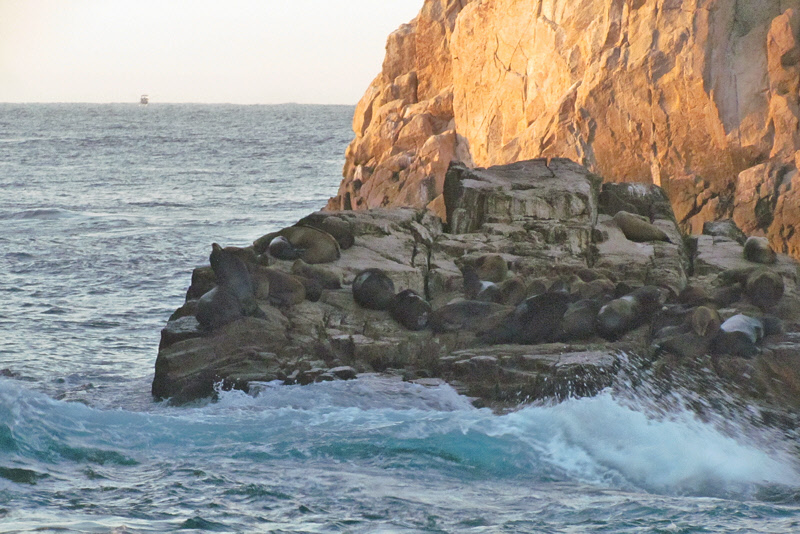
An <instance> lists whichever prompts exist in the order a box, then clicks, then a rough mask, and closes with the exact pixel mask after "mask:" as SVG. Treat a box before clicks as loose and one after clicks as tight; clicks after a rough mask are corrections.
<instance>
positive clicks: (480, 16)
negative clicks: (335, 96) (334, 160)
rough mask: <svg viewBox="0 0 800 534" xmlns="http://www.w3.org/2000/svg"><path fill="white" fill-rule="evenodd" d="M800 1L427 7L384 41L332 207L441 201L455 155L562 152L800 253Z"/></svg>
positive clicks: (434, 2) (681, 215)
mask: <svg viewBox="0 0 800 534" xmlns="http://www.w3.org/2000/svg"><path fill="white" fill-rule="evenodd" d="M799 88H800V0H681V1H673V0H659V1H654V2H643V1H633V2H622V1H616V0H615V1H607V2H596V1H590V0H566V1H560V2H555V1H552V0H473V1H467V0H427V1H426V2H425V4H424V6H423V8H422V10H421V11H420V14H419V15H418V16H417V18H415V19H414V20H413V21H412V22H411V23H410V24H408V25H405V26H403V27H402V28H401V29H400V30H398V31H397V32H395V33H393V34H392V35H391V36H390V37H389V39H388V42H387V54H386V60H385V62H384V67H383V71H382V73H381V74H380V75H379V76H378V77H377V78H376V79H375V80H374V81H373V83H372V85H371V86H370V88H369V89H368V90H367V92H366V94H365V95H364V97H363V99H362V100H361V102H360V103H359V105H358V108H357V109H356V113H355V118H354V123H353V125H354V131H355V139H354V140H353V142H352V143H351V145H350V147H349V148H348V151H347V163H346V165H345V168H344V180H343V181H342V184H341V186H340V189H339V193H338V195H337V196H336V197H334V198H332V199H331V200H330V202H329V204H328V209H332V210H341V209H354V210H357V209H367V208H374V207H379V206H413V207H424V206H429V207H430V208H431V209H433V210H434V211H435V212H436V213H437V214H439V215H441V216H442V217H444V216H445V213H444V211H443V201H442V198H441V196H440V195H441V194H442V193H443V191H444V177H445V173H446V169H447V166H448V164H449V162H450V160H456V161H460V162H462V163H464V164H466V165H467V166H474V165H479V166H487V165H497V164H505V163H511V162H514V161H518V160H523V159H527V158H537V157H565V158H569V159H572V160H574V161H578V162H580V163H582V164H583V165H585V166H587V167H588V168H589V169H590V170H591V171H592V172H594V173H596V174H598V175H600V176H602V177H603V178H604V179H605V180H608V181H613V182H640V183H652V184H656V185H659V186H661V187H662V188H663V189H664V190H665V191H666V192H667V194H668V196H669V198H670V200H671V202H672V205H673V207H674V212H675V215H676V218H677V221H678V223H679V226H680V228H681V229H682V230H683V231H684V232H685V233H694V234H697V233H700V232H701V231H702V226H703V224H704V223H705V222H708V221H713V220H717V219H724V218H730V217H733V218H734V219H735V220H736V222H737V224H738V225H739V226H740V227H741V228H742V229H743V230H744V231H745V232H746V233H747V234H748V235H750V234H757V235H764V236H767V237H769V239H770V242H771V243H772V246H773V247H774V248H775V249H776V250H778V251H779V252H782V253H787V254H791V255H793V256H794V257H800V234H798V233H797V232H795V231H794V228H793V223H794V222H796V221H797V220H798V219H797V215H798V212H797V211H798V209H799V208H798V205H799V204H798V200H800V199H798V198H797V191H798V185H800V182H798V180H800V178H798V175H799V173H798V165H797V163H796V162H795V159H796V153H797V151H798V149H800V129H799V128H798V127H799V126H800V97H799V96H798V89H799Z"/></svg>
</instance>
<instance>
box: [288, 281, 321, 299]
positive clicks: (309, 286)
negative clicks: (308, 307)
mask: <svg viewBox="0 0 800 534" xmlns="http://www.w3.org/2000/svg"><path fill="white" fill-rule="evenodd" d="M292 276H294V277H295V278H297V279H298V280H299V281H300V283H301V284H303V288H304V289H305V294H306V300H307V301H309V302H317V301H318V300H319V299H320V298H321V297H322V284H320V283H319V280H315V279H313V278H306V277H305V276H298V275H292Z"/></svg>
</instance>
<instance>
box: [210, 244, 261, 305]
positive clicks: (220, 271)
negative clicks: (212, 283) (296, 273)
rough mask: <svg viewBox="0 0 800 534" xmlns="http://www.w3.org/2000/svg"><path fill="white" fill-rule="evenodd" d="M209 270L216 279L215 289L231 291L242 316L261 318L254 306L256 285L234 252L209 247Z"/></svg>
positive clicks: (217, 246)
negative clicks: (236, 299) (238, 302)
mask: <svg viewBox="0 0 800 534" xmlns="http://www.w3.org/2000/svg"><path fill="white" fill-rule="evenodd" d="M209 261H210V263H211V268H212V269H213V270H214V275H215V276H216V279H217V287H226V288H230V289H231V290H233V292H234V294H235V295H236V297H237V298H238V299H239V301H240V302H241V303H242V309H243V310H244V314H245V315H248V316H252V317H260V316H263V315H264V314H263V312H262V311H261V310H260V309H259V307H258V304H256V297H255V294H256V284H255V282H254V281H253V277H252V276H251V275H250V270H249V269H248V268H247V265H246V264H245V263H244V261H242V260H241V259H240V258H239V257H238V254H237V253H236V252H231V251H229V250H225V249H223V248H222V247H220V246H219V245H218V244H216V243H213V244H212V245H211V256H209Z"/></svg>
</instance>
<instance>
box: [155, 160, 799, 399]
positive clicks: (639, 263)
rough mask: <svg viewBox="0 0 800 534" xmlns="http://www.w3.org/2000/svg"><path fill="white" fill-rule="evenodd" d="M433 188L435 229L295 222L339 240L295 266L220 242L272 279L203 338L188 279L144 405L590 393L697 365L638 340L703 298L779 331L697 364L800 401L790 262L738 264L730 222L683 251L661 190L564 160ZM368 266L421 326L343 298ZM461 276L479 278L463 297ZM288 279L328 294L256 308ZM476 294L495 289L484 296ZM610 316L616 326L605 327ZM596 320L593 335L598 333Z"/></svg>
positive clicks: (391, 214)
mask: <svg viewBox="0 0 800 534" xmlns="http://www.w3.org/2000/svg"><path fill="white" fill-rule="evenodd" d="M443 189H444V195H443V202H444V209H445V211H446V214H447V217H448V221H449V222H448V223H443V221H442V220H441V219H440V218H439V217H437V216H436V215H434V214H433V213H432V212H431V211H429V210H425V209H411V208H404V209H390V210H387V209H373V210H363V211H338V212H330V211H327V212H318V213H315V214H312V215H310V216H308V217H306V218H304V219H303V220H302V222H303V224H306V225H314V226H315V227H317V228H320V227H325V228H330V229H331V230H332V231H334V230H336V231H337V232H340V233H341V235H340V237H342V239H341V240H340V242H342V243H345V242H346V243H347V245H346V246H342V249H341V254H340V256H339V257H338V259H335V261H332V262H329V263H323V264H317V265H314V266H308V265H305V267H303V268H298V263H297V261H299V260H297V261H294V262H293V261H283V260H276V259H275V258H273V257H271V256H270V255H269V252H268V250H269V247H268V246H267V245H268V244H269V243H268V241H269V239H264V238H262V239H259V240H257V241H256V245H255V247H248V248H246V249H239V250H236V249H225V250H226V251H228V252H229V253H230V254H235V255H236V257H238V258H241V259H242V260H243V261H245V262H246V263H247V264H248V266H249V268H250V269H251V271H253V272H254V273H263V271H265V270H267V271H269V272H271V273H273V274H272V275H271V276H270V277H268V279H269V285H268V287H267V288H264V287H257V288H256V291H255V294H256V298H257V303H258V305H259V307H260V309H261V310H262V312H263V316H261V317H255V316H251V317H241V318H239V319H238V320H235V321H233V322H231V323H229V324H226V325H223V326H221V327H219V328H214V329H211V330H204V329H202V328H201V327H200V325H199V324H198V323H197V321H196V319H195V316H194V314H195V313H196V305H195V304H194V303H196V301H197V299H198V298H199V297H200V296H201V295H202V294H204V293H206V292H208V291H209V290H211V289H212V288H213V286H214V277H213V273H210V272H209V270H210V269H209V268H208V267H203V268H199V269H196V270H195V273H194V274H193V276H192V286H191V287H190V288H189V290H188V292H187V303H186V304H185V305H184V306H183V307H181V308H180V309H179V310H177V311H176V312H175V314H173V317H172V318H171V319H170V321H169V322H168V324H167V325H166V327H165V328H164V330H163V331H162V343H161V346H160V348H159V354H158V358H157V360H156V366H155V367H156V369H155V377H154V380H153V395H154V396H156V397H158V398H171V399H172V400H173V401H174V402H185V401H189V400H193V399H196V398H201V397H204V396H209V395H213V393H214V388H215V384H221V387H230V388H240V389H245V390H250V391H255V390H257V389H258V387H259V384H260V383H262V382H265V381H274V380H278V381H280V382H281V383H284V384H308V383H311V382H318V381H324V380H338V379H349V378H353V377H354V376H357V375H358V374H360V373H376V372H378V373H390V374H394V375H397V376H402V377H403V378H404V379H406V380H414V381H417V382H418V383H421V384H426V385H433V384H438V383H441V382H442V381H446V382H448V383H449V384H451V385H453V386H454V387H455V388H456V389H457V390H458V391H460V392H462V393H464V394H466V395H468V396H471V397H474V398H475V399H476V402H479V403H481V404H483V405H489V406H492V407H496V408H508V407H515V406H517V405H519V404H520V403H524V402H529V401H533V400H536V399H543V398H564V397H567V396H575V395H578V396H581V395H591V394H594V393H596V392H597V391H599V390H601V389H603V388H605V387H607V386H609V385H610V384H611V383H612V381H613V379H614V376H615V374H616V373H617V371H618V370H619V368H620V365H621V362H623V361H627V360H628V359H629V357H633V356H634V355H636V356H638V357H640V358H642V359H643V361H647V362H652V361H654V360H658V361H662V360H663V361H666V362H669V366H668V368H669V369H674V368H677V367H678V366H680V365H682V364H683V363H685V362H691V363H692V364H696V362H697V361H699V359H700V357H701V356H702V357H703V358H705V357H706V354H705V353H703V354H699V355H697V356H696V357H695V356H688V355H687V354H686V351H683V352H682V351H681V350H680V346H678V349H676V350H674V351H673V352H669V350H668V348H667V349H665V348H664V347H667V343H666V342H663V339H662V345H658V344H654V339H655V338H654V332H656V330H660V329H661V327H665V325H666V327H667V328H671V326H670V324H671V323H669V322H670V321H672V320H673V319H674V318H675V317H683V316H686V314H687V313H690V312H692V310H694V309H695V307H697V306H699V305H700V303H703V304H704V305H705V306H706V307H713V308H714V310H717V309H718V310H719V314H720V315H721V316H722V318H723V319H727V318H728V317H730V316H733V315H736V314H738V313H748V314H750V315H751V316H753V317H754V318H756V320H759V321H760V320H761V319H759V318H761V317H763V316H765V314H767V313H769V314H773V315H775V316H776V317H780V318H781V321H782V324H783V325H784V331H783V333H781V334H779V335H778V334H775V333H771V334H770V336H768V338H767V339H764V340H761V339H759V340H758V341H757V343H758V346H757V347H756V346H753V347H752V350H755V351H756V352H758V351H760V352H761V355H760V356H758V357H756V358H752V354H748V356H747V357H744V356H741V355H739V356H736V355H730V354H723V353H719V351H717V353H715V354H714V356H713V362H712V361H710V360H709V363H708V364H707V367H708V368H709V369H712V370H714V369H716V370H718V372H720V373H723V374H724V373H729V372H730V373H732V372H733V371H732V370H733V369H741V368H746V369H749V370H750V371H752V372H751V373H750V375H748V376H751V377H755V378H753V379H752V381H750V380H749V379H748V380H743V379H742V378H741V377H738V378H736V381H740V382H741V381H744V382H746V383H747V384H748V387H750V388H751V389H752V390H753V392H752V395H753V397H754V398H758V399H760V400H767V401H769V400H775V401H776V402H777V401H780V402H789V401H791V402H793V403H800V387H799V386H798V384H800V376H798V375H797V373H796V371H797V370H800V366H798V365H797V362H796V360H797V357H796V356H792V353H791V350H792V349H793V348H794V349H797V348H800V347H798V346H797V345H796V342H797V340H798V338H800V335H798V333H797V332H798V331H800V328H799V327H798V325H797V323H798V322H799V321H800V298H798V292H797V268H796V264H795V263H794V262H793V261H792V260H790V259H789V258H788V257H786V256H783V255H779V259H778V261H777V262H776V263H774V264H770V265H761V264H754V263H752V262H749V261H746V260H745V259H744V257H743V246H742V244H741V243H740V242H739V241H736V240H735V239H732V238H730V237H727V236H728V235H731V234H732V232H733V235H737V234H735V227H733V225H732V223H730V224H728V225H727V227H724V228H721V227H719V226H718V227H713V228H709V232H710V233H714V234H715V235H713V236H712V235H703V236H697V237H695V238H693V239H692V240H690V241H689V243H688V245H687V243H686V242H685V241H684V239H683V238H682V237H681V234H680V232H679V229H678V226H677V223H676V221H675V218H674V215H673V212H672V210H671V208H670V205H669V201H668V199H667V197H666V195H665V194H664V192H663V191H662V190H661V189H660V188H658V187H656V186H647V185H641V184H610V183H606V184H601V181H600V180H599V178H598V177H596V176H595V175H593V174H592V173H590V172H589V171H588V170H587V169H585V168H584V167H581V166H580V165H577V164H575V163H573V162H571V161H569V160H564V159H552V160H549V161H548V160H544V159H539V160H531V161H522V162H518V163H515V164H511V165H506V166H498V167H491V168H488V169H481V168H476V169H470V168H468V167H466V166H464V165H460V164H454V165H451V166H450V168H449V170H448V172H447V173H446V176H445V180H444V185H443ZM622 212H624V213H627V214H628V216H629V217H628V218H626V219H624V220H626V221H627V220H630V218H634V219H635V220H637V221H639V222H640V223H641V225H645V226H646V227H648V228H650V227H652V228H656V229H658V230H659V232H658V235H661V234H663V235H664V236H666V237H665V239H661V238H659V239H655V240H649V241H648V240H642V239H638V238H637V236H636V235H632V234H630V233H627V234H626V228H624V226H625V224H627V223H624V222H623V223H620V221H621V220H622V219H620V218H619V217H615V215H618V214H619V213H622ZM723 226H724V225H723ZM639 228H641V226H640V225H639V223H637V224H636V225H635V226H634V233H635V232H636V231H638V229H639ZM284 234H285V235H291V234H292V232H284ZM272 235H279V234H278V233H273V234H268V236H272ZM626 235H628V237H626ZM347 236H349V237H348V239H347V240H345V239H344V237H347ZM267 265H268V266H267ZM302 265H303V264H302V263H301V264H300V266H301V267H302ZM311 267H313V268H311ZM367 269H380V270H382V271H383V272H384V273H386V274H387V275H388V276H389V278H390V279H391V280H392V282H393V284H394V290H395V291H396V292H398V293H401V292H405V291H406V290H412V291H413V292H414V293H415V294H417V295H420V296H422V297H423V298H424V300H425V301H427V302H429V303H430V305H431V307H432V313H431V317H430V321H429V323H428V325H427V327H426V328H423V329H421V330H416V329H414V330H409V329H407V328H405V327H404V326H402V325H401V323H400V322H399V321H398V320H395V319H393V317H398V315H397V314H396V313H395V312H396V311H397V310H395V309H391V310H390V311H386V310H379V309H370V308H367V307H364V306H360V305H358V304H357V303H356V301H355V300H354V294H353V287H352V286H353V282H354V280H355V279H356V278H357V277H358V275H359V273H362V272H363V271H365V270H367ZM756 269H763V270H764V272H765V273H769V274H765V275H764V276H765V277H766V278H765V280H766V282H767V283H768V284H769V283H772V284H773V285H774V284H775V283H777V284H778V285H779V288H778V289H780V294H778V293H775V298H774V299H773V300H774V301H775V302H774V303H773V302H772V301H769V302H767V303H764V301H763V300H754V299H752V298H751V297H750V296H748V295H752V294H751V293H749V291H750V286H751V285H752V282H751V279H753V278H754V277H753V276H751V274H752V273H753V272H756ZM467 272H470V273H474V274H476V275H477V276H478V277H479V278H480V279H481V282H480V284H479V288H478V290H475V291H474V292H473V294H472V295H470V298H471V300H467V299H466V298H465V297H466V291H467V287H466V286H467V285H468V284H465V274H464V273H467ZM758 272H761V271H758ZM276 273H280V274H281V276H283V278H282V277H281V276H279V275H278V274H276ZM293 273H301V274H303V275H308V276H312V277H318V278H319V279H320V280H321V279H326V280H331V281H333V282H335V283H331V284H327V285H326V286H325V287H323V288H322V289H320V291H319V294H317V295H316V297H315V301H314V302H312V301H310V300H308V298H309V297H308V295H306V299H305V300H302V299H301V300H299V301H296V300H291V301H290V300H286V299H275V298H273V296H274V295H276V294H280V292H281V290H282V287H283V286H285V285H287V284H290V281H288V280H289V279H288V278H287V277H291V276H292V275H293ZM731 273H733V274H731ZM254 279H256V280H258V279H259V277H258V276H254ZM489 280H491V281H492V283H489V282H488V281H489ZM362 281H363V278H362ZM340 282H341V287H340ZM301 287H302V285H301ZM491 287H494V288H495V289H496V291H494V292H490V291H485V292H484V289H487V288H491ZM767 287H771V286H767ZM506 290H507V291H506ZM687 293H688V294H690V295H693V296H692V299H693V300H692V302H691V305H690V300H691V299H689V298H688V297H686V295H687ZM404 294H406V295H408V294H409V293H407V292H406V293H404ZM698 295H699V296H698ZM719 295H723V296H719ZM645 296H647V298H649V299H650V301H649V302H648V301H646V298H645ZM525 299H527V300H525ZM756 303H757V304H758V305H757V304H756ZM607 304H608V308H607V312H604V311H603V310H604V309H606V307H605V305H607ZM773 304H774V306H773ZM662 305H663V306H666V307H665V308H664V309H663V310H661V307H662ZM759 306H761V308H759ZM764 307H769V310H768V312H767V311H765V310H764V309H762V308H764ZM620 310H621V312H620ZM618 313H621V314H622V319H625V321H627V322H625V324H624V327H622V328H619V329H616V330H615V329H614V328H616V326H618V322H614V321H616V319H617V318H618V317H616V316H614V314H618ZM604 314H605V315H604ZM601 316H602V317H605V318H604V319H601ZM610 316H613V317H611V319H608V317H610ZM604 321H605V322H606V323H608V324H606V323H604ZM608 321H611V322H608ZM695 322H697V321H695ZM601 323H602V324H606V326H609V325H610V326H609V328H607V329H606V330H601V329H600V328H599V325H600V324H601ZM668 323H669V324H668ZM406 324H407V325H408V324H409V323H406ZM410 324H413V325H416V324H417V323H414V322H412V323H410ZM711 324H712V323H711V322H708V321H707V322H706V323H703V325H702V326H703V328H702V334H703V335H704V336H705V335H706V334H708V336H707V339H708V340H709V341H710V340H711V339H713V337H714V335H715V334H716V330H714V331H712V330H711V326H709V325H711ZM759 324H760V323H759ZM656 325H658V329H657V328H656ZM612 327H613V328H612ZM716 327H717V328H718V327H719V324H718V323H717V324H716ZM696 330H697V328H696ZM667 331H669V330H667ZM681 335H683V332H682V331H681ZM678 339H683V338H678ZM734 341H735V340H734ZM708 346H709V347H710V346H711V345H710V344H709V345H708ZM734 348H736V346H735V345H734ZM747 348H748V349H750V348H751V347H749V346H748V347H747ZM795 354H800V352H796V353H795ZM669 358H673V360H674V361H672V360H670V359H669ZM750 371H748V372H750ZM665 372H666V371H665ZM787 399H788V400H787Z"/></svg>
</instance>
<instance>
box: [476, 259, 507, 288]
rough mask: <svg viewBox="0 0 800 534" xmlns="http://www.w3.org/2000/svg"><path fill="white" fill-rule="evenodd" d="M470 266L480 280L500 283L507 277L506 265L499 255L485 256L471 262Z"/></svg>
mask: <svg viewBox="0 0 800 534" xmlns="http://www.w3.org/2000/svg"><path fill="white" fill-rule="evenodd" d="M471 263H472V265H473V266H474V267H475V271H476V272H477V273H478V278H479V279H480V280H485V281H486V282H494V283H498V282H502V281H503V280H505V279H506V277H507V276H508V264H507V263H506V260H505V259H503V256H501V255H499V254H486V255H483V256H480V257H478V258H476V259H475V260H473V261H472V262H471Z"/></svg>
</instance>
